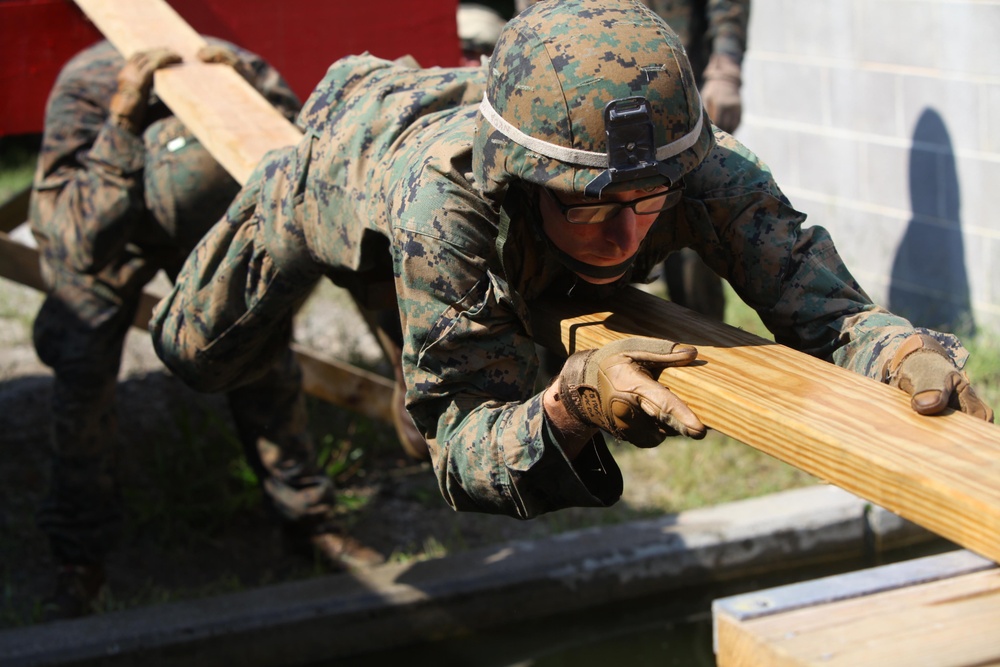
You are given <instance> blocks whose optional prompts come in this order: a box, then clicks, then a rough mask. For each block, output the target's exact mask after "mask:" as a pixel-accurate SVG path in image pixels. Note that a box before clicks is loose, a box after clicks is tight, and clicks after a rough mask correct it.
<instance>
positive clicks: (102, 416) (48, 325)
mask: <svg viewBox="0 0 1000 667" xmlns="http://www.w3.org/2000/svg"><path fill="white" fill-rule="evenodd" d="M212 43H213V44H219V45H224V46H227V47H228V48H231V49H233V50H234V51H235V52H236V53H237V54H238V55H239V57H240V58H241V59H242V60H243V62H245V63H246V64H247V65H248V66H249V71H252V72H253V75H252V76H253V80H254V83H255V85H256V86H257V87H258V89H259V90H260V91H261V92H262V93H263V94H264V95H265V96H266V97H267V98H268V99H269V100H270V101H271V102H272V103H273V104H274V105H275V106H276V107H277V108H278V109H280V110H281V111H282V112H283V113H284V114H285V115H286V116H287V117H289V118H294V116H295V114H296V113H297V111H298V109H299V106H300V103H299V101H298V100H297V99H296V97H295V95H294V94H293V93H292V91H291V90H290V89H289V88H288V86H287V84H286V83H285V82H284V81H283V80H282V78H281V77H280V75H279V74H278V72H277V71H275V70H274V69H273V68H272V67H270V66H269V65H267V64H266V63H264V62H263V61H262V60H261V59H260V58H259V57H257V56H255V55H254V54H251V53H249V52H247V51H244V50H242V49H239V48H238V47H235V46H233V45H229V44H226V43H225V42H221V41H219V40H212ZM124 63H125V61H124V59H123V58H122V57H121V56H120V55H119V54H118V52H117V51H116V50H115V49H114V48H113V47H112V46H111V45H110V44H109V43H107V42H101V43H99V44H97V45H95V46H93V47H90V48H88V49H86V50H84V51H83V52H81V53H80V54H78V55H77V56H76V57H74V58H73V59H72V60H71V61H70V62H69V63H68V64H67V65H66V66H65V67H64V69H63V70H62V72H61V73H60V75H59V78H58V79H57V81H56V84H55V86H54V88H53V90H52V93H51V95H50V98H49V103H48V108H47V111H46V119H45V131H44V136H43V140H42V147H41V152H40V155H39V158H38V168H37V172H36V175H35V182H34V189H33V194H32V204H31V213H30V222H31V228H32V231H33V233H34V235H35V237H36V239H37V240H38V242H39V249H40V251H41V257H42V270H43V274H44V276H45V279H46V282H47V284H48V293H47V296H46V299H45V301H44V303H43V305H42V308H41V310H40V312H39V313H38V316H37V317H36V320H35V327H34V329H35V330H34V340H35V347H36V350H37V352H38V356H39V358H40V359H41V360H42V361H43V362H45V363H46V364H48V365H49V366H51V367H52V368H53V370H54V373H55V382H54V388H53V398H52V415H53V420H52V439H53V442H54V448H55V451H56V457H55V459H54V462H53V475H52V486H51V489H50V493H49V495H48V498H47V499H46V501H45V502H44V505H43V507H42V509H41V512H40V516H39V523H40V526H41V527H42V529H43V530H44V531H45V532H46V533H47V534H48V535H49V537H50V540H51V543H52V549H53V553H54V556H55V558H56V560H57V561H58V562H62V563H75V564H93V563H99V562H100V561H101V560H102V559H103V557H104V555H105V553H106V552H107V551H108V549H109V548H110V547H111V546H112V545H113V543H114V541H115V537H116V535H117V533H118V531H119V528H120V524H121V514H122V509H121V501H120V498H119V491H118V471H117V463H116V460H117V449H118V447H119V445H118V443H117V428H116V426H117V417H116V414H115V386H116V381H117V375H118V370H119V366H120V362H121V354H122V345H123V342H124V339H125V335H126V333H127V331H128V328H129V326H130V324H131V322H132V320H133V319H134V316H135V313H136V308H137V306H138V303H139V299H140V296H141V293H142V288H143V286H144V285H145V284H146V283H147V282H149V281H150V280H151V279H152V278H153V277H154V275H155V274H156V273H157V271H159V270H160V269H164V270H165V271H166V272H167V273H168V274H169V275H171V276H172V275H175V274H176V273H177V271H178V270H179V269H180V266H181V264H182V263H183V261H184V258H185V257H186V256H187V254H188V253H189V252H190V251H191V249H192V248H193V247H194V245H195V244H196V243H197V242H198V240H199V239H200V238H201V237H202V235H203V234H204V233H205V231H206V230H207V229H208V228H209V227H210V226H211V225H212V224H213V223H214V222H216V221H217V220H218V218H219V217H220V216H221V215H222V214H223V213H224V212H225V210H226V206H227V205H228V204H229V202H231V201H232V198H233V196H234V195H235V194H236V193H237V192H238V191H239V186H238V184H237V183H236V182H235V181H234V180H233V179H232V178H230V177H229V176H228V175H227V174H226V173H225V172H224V170H222V168H221V167H220V166H219V165H218V164H217V163H216V162H215V161H214V160H213V159H212V158H211V157H210V156H209V155H208V152H207V151H205V150H204V149H203V148H202V147H201V145H200V144H199V143H198V142H197V140H195V139H194V137H193V136H192V135H191V134H190V133H189V132H188V131H187V130H186V129H185V128H184V127H183V125H181V123H180V122H178V121H177V119H176V118H174V117H172V116H170V115H169V112H168V111H167V109H166V107H165V106H164V105H163V104H162V103H161V102H160V101H158V100H157V99H155V95H154V96H153V99H151V100H150V104H149V109H148V111H147V113H146V122H147V126H146V128H145V129H144V133H143V136H141V137H140V136H135V135H133V134H131V133H129V132H127V131H125V130H123V129H121V128H120V127H117V126H115V125H114V124H112V123H109V122H107V121H108V104H109V102H110V99H111V96H112V95H113V94H114V92H115V90H116V86H117V81H116V79H117V74H118V71H119V70H120V69H121V67H122V66H123V65H124ZM283 333H284V335H286V336H287V335H288V333H289V330H287V329H286V330H285V331H284V332H283ZM265 370H266V373H267V376H266V377H264V378H262V379H261V380H260V381H259V382H258V383H256V384H254V385H251V386H248V387H244V388H241V389H239V390H238V391H234V392H232V393H231V394H230V396H229V400H230V404H231V406H232V408H233V415H234V418H235V421H236V424H237V428H238V430H239V432H240V436H241V440H242V441H243V442H244V446H245V448H246V450H247V455H248V457H249V459H250V462H251V465H252V466H253V467H254V468H255V469H256V470H257V472H258V473H259V474H260V475H261V481H262V484H263V486H264V488H265V491H266V492H267V497H268V500H269V502H271V504H273V505H274V506H275V509H276V510H277V511H279V512H280V513H282V514H283V515H284V516H285V517H286V518H289V519H304V520H313V519H314V518H316V517H318V516H319V515H321V514H324V513H325V512H327V511H328V509H329V506H330V503H331V502H332V497H333V495H332V488H331V486H330V482H329V481H328V480H326V479H325V478H322V477H319V476H317V474H316V472H315V470H314V469H313V468H314V462H313V456H312V451H311V443H309V442H308V438H307V436H306V435H305V434H306V431H305V427H306V417H305V412H304V403H303V397H302V395H301V388H300V385H301V379H300V375H299V370H298V367H297V366H296V365H295V361H294V358H293V357H292V355H291V354H290V353H289V352H287V350H286V351H285V353H284V354H278V355H275V359H274V363H273V364H272V365H271V366H270V367H269V368H267V369H265ZM265 433H266V434H268V437H267V438H264V437H262V434H265Z"/></svg>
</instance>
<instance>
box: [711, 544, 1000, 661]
mask: <svg viewBox="0 0 1000 667" xmlns="http://www.w3.org/2000/svg"><path fill="white" fill-rule="evenodd" d="M969 556H970V554H969V553H968V552H962V551H956V552H951V553H947V554H942V555H940V556H931V557H927V558H920V559H916V560H911V561H904V562H901V563H896V564H893V565H885V566H882V567H878V568H872V569H870V570H860V571H857V572H850V573H847V574H842V575H837V576H833V577H827V578H824V579H817V580H815V581H810V582H804V583H800V584H791V585H789V586H783V587H779V588H773V589H769V590H764V591H757V592H754V593H748V594H744V595H738V596H735V597H732V598H725V599H722V600H716V601H715V602H714V603H713V605H712V616H713V621H714V626H715V632H714V638H715V652H716V658H717V662H718V665H719V667H777V666H779V665H781V666H782V667H807V666H809V665H822V666H823V667H910V666H911V665H936V666H950V667H981V666H983V665H1000V640H998V638H997V636H996V630H997V628H998V627H1000V569H997V567H996V565H995V564H992V567H990V565H989V564H987V563H988V562H987V561H982V560H980V561H978V562H977V561H976V560H975V559H974V558H970V557H969Z"/></svg>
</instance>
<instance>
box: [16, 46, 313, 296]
mask: <svg viewBox="0 0 1000 667" xmlns="http://www.w3.org/2000/svg"><path fill="white" fill-rule="evenodd" d="M209 41H210V42H212V43H215V44H221V45H224V46H227V47H229V48H231V49H233V51H234V52H235V53H236V54H237V55H238V56H239V57H240V59H241V60H243V61H244V62H245V63H247V65H248V66H249V68H250V70H251V71H252V72H253V73H254V75H255V80H254V85H255V86H256V88H257V89H258V91H260V92H261V93H262V94H263V95H264V96H265V97H266V98H267V99H268V100H269V101H270V102H271V103H272V104H274V105H275V106H276V107H277V108H278V109H280V110H281V111H282V112H283V113H284V114H285V115H286V116H287V117H288V118H289V119H291V118H294V117H295V114H296V113H297V112H298V110H299V108H300V106H301V105H300V102H299V100H298V99H297V98H296V96H295V94H294V93H293V92H292V91H291V89H290V88H289V87H288V85H287V84H286V83H285V81H284V80H283V79H282V78H281V76H280V75H279V74H278V72H277V70H275V69H274V68H272V67H271V66H270V65H268V64H267V63H265V62H264V61H263V60H261V58H260V57H259V56H256V55H254V54H252V53H250V52H249V51H245V50H243V49H240V48H239V47H236V46H234V45H232V44H228V43H226V42H223V41H222V40H216V39H211V38H210V39H209ZM124 64H125V60H124V59H123V58H122V56H121V55H120V54H119V53H118V51H117V50H116V49H115V48H114V47H113V46H112V45H111V44H110V43H109V42H106V41H104V42H99V43H97V44H95V45H94V46H91V47H89V48H87V49H85V50H84V51H82V52H80V53H79V54H77V55H76V56H75V57H73V58H72V59H71V60H70V61H69V62H68V63H67V64H66V65H65V67H63V69H62V71H61V72H60V74H59V77H58V78H57V80H56V83H55V85H54V86H53V89H52V92H51V93H50V95H49V100H48V105H47V108H46V112H45V131H44V135H43V138H42V146H41V151H40V153H39V156H38V164H37V168H36V172H35V179H34V185H33V193H32V203H31V210H30V222H31V227H32V231H33V233H34V235H35V237H36V238H37V239H38V241H39V246H40V248H41V250H42V254H43V260H44V261H43V268H44V269H45V270H46V273H47V275H48V278H49V282H50V283H51V279H52V275H53V273H58V274H59V275H60V279H66V280H74V279H76V278H74V274H75V275H76V276H78V277H79V279H80V280H89V279H88V278H85V277H84V276H87V275H94V274H99V273H100V274H102V275H101V277H100V278H99V279H98V282H101V281H103V282H110V283H116V282H120V281H122V280H124V277H123V275H121V274H122V272H123V271H127V268H126V266H127V265H128V258H127V257H126V256H125V255H127V254H128V252H127V251H126V247H127V246H128V245H129V244H130V243H134V242H137V241H138V242H142V241H144V240H150V239H156V238H157V237H158V236H163V232H161V231H160V230H157V229H156V226H157V223H159V224H162V223H163V221H160V220H155V219H152V217H151V209H155V208H156V206H155V204H154V205H152V206H151V205H150V202H148V201H147V199H146V197H145V196H144V190H145V182H146V179H148V178H156V177H157V175H156V174H151V173H150V174H147V173H145V172H144V167H145V166H146V163H147V157H148V155H147V142H148V141H149V140H150V137H146V138H145V139H146V140H145V141H144V137H143V136H136V135H134V134H132V133H130V132H127V131H125V130H123V129H121V128H119V127H117V126H115V125H114V124H112V123H109V122H107V121H108V116H109V112H108V106H109V104H110V102H111V97H112V96H113V95H114V93H115V91H116V89H117V85H118V83H117V77H118V72H119V70H120V69H121V68H122V66H123V65H124ZM168 117H171V114H170V111H169V110H168V109H167V108H166V106H165V105H164V104H163V103H162V102H161V101H160V100H159V99H158V98H157V97H156V94H155V91H154V93H153V94H152V96H151V99H150V101H149V107H148V110H147V112H146V116H145V128H149V127H150V126H152V125H154V124H157V123H158V121H161V120H163V119H165V118H168ZM159 125H161V126H162V125H163V124H162V123H160V124H159ZM169 131H171V132H174V133H176V134H177V135H178V136H180V135H184V134H186V133H187V131H186V130H185V129H184V128H183V126H181V125H180V123H179V122H178V123H175V124H173V126H172V127H170V128H169ZM186 136H187V138H188V139H191V140H193V137H191V136H190V134H186ZM160 139H162V140H164V141H167V140H168V139H169V137H158V138H154V139H153V141H159V140H160ZM237 189H238V186H235V184H234V187H233V188H232V189H230V190H229V191H228V198H227V199H226V201H225V202H223V203H222V205H221V206H219V207H216V210H217V211H223V210H225V206H226V204H228V201H229V200H230V199H231V197H232V195H233V194H234V193H235V191H236V190H237ZM216 217H217V215H216ZM145 222H149V223H151V224H144V223H145ZM171 231H176V230H171ZM203 231H204V229H200V230H192V233H190V234H187V235H185V234H183V233H181V234H180V236H187V237H189V238H190V239H192V242H191V244H190V245H191V246H193V245H194V242H196V241H197V240H198V239H199V238H200V237H201V234H202V232H203ZM186 250H188V251H189V250H190V247H188V248H186Z"/></svg>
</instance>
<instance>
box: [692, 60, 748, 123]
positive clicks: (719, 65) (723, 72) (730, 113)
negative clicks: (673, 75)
mask: <svg viewBox="0 0 1000 667" xmlns="http://www.w3.org/2000/svg"><path fill="white" fill-rule="evenodd" d="M741 83H742V80H741V78H740V65H739V63H737V62H736V61H735V60H733V59H732V58H730V57H729V56H726V55H722V54H720V53H715V54H713V55H712V57H711V58H709V61H708V66H707V67H705V82H704V83H703V84H702V86H701V99H702V102H704V103H705V109H706V110H707V111H708V116H709V118H711V119H712V122H713V123H715V124H716V125H717V126H719V127H720V128H721V129H723V130H725V131H726V132H735V131H736V128H737V127H739V126H740V116H741V115H742V113H743V103H742V102H741V101H740V84H741Z"/></svg>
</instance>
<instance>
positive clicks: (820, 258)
mask: <svg viewBox="0 0 1000 667" xmlns="http://www.w3.org/2000/svg"><path fill="white" fill-rule="evenodd" d="M716 138H717V141H718V146H717V148H716V149H715V151H713V153H712V154H711V155H710V156H709V158H708V159H707V160H706V161H705V163H704V164H703V165H702V166H701V167H699V169H698V170H697V171H696V172H695V173H694V174H692V175H691V176H690V177H689V178H688V182H689V183H688V184H689V190H690V191H692V192H691V194H695V193H697V199H696V203H686V205H685V206H686V209H685V212H686V221H685V227H686V229H687V231H686V233H687V234H690V238H689V243H690V245H692V247H694V248H695V249H696V250H697V251H698V252H699V253H700V254H701V255H702V256H703V257H704V258H705V261H706V263H708V264H709V266H710V267H712V268H713V270H715V271H716V272H717V273H719V274H720V275H722V276H723V277H724V278H726V279H727V280H729V282H730V284H731V285H732V286H733V288H734V289H735V290H736V292H737V293H738V294H739V296H740V298H741V299H743V301H745V302H746V303H747V304H748V305H750V306H751V307H752V308H754V310H756V311H757V313H758V314H759V315H760V317H761V320H762V321H763V322H764V324H765V326H767V328H768V330H770V331H771V332H772V333H773V334H774V337H775V340H776V341H777V342H779V343H782V344H784V345H788V346H789V347H792V348H794V349H797V350H800V351H803V352H806V353H807V354H810V355H813V356H816V357H819V358H822V359H826V360H828V361H832V362H834V363H836V364H837V365H838V366H841V367H844V368H847V369H849V370H852V371H854V372H857V373H860V374H862V375H865V376H867V377H870V378H873V379H875V380H879V381H884V379H885V378H884V372H883V369H884V367H885V364H886V363H887V362H888V360H889V359H890V358H891V357H892V354H893V352H894V351H895V350H896V348H897V347H898V346H899V344H900V343H901V342H902V340H903V339H904V338H906V337H907V336H909V335H911V334H913V333H914V332H915V331H917V329H915V328H914V327H913V325H912V324H911V323H910V322H909V321H907V320H906V319H904V318H902V317H899V316H897V315H894V314H892V313H890V312H888V311H886V310H885V309H884V308H881V307H879V306H877V305H876V304H874V303H873V302H872V301H871V299H870V298H869V297H868V295H867V294H866V293H865V292H864V290H863V289H862V288H861V286H860V285H859V284H858V283H857V281H856V280H855V279H854V277H853V276H852V275H851V273H850V271H849V270H848V269H847V267H846V266H845V265H844V261H843V259H841V257H840V254H839V253H838V252H837V249H836V247H835V245H834V243H833V239H832V238H831V237H830V235H829V233H828V232H827V231H826V230H825V229H824V228H823V227H819V226H812V227H806V226H805V225H804V223H805V220H806V216H805V215H804V214H802V213H800V212H798V211H796V210H795V209H794V208H792V206H791V204H790V203H789V201H788V199H787V198H786V197H785V196H784V195H783V194H782V193H781V191H780V190H779V189H778V186H777V184H775V182H774V180H773V178H772V177H771V174H770V171H769V170H768V169H767V167H766V166H765V165H764V164H763V163H761V162H760V161H759V160H758V159H757V157H756V156H755V155H753V154H752V153H751V152H750V151H748V150H747V149H746V148H745V147H744V146H742V144H740V143H739V142H738V141H737V140H736V139H734V138H733V137H731V136H729V135H725V136H723V135H721V134H720V135H717V137H716ZM687 201H690V200H687ZM921 331H925V332H927V331H926V330H921ZM927 333H930V334H931V335H933V336H934V337H935V338H937V339H938V340H940V341H941V342H942V345H943V346H944V347H945V349H947V350H949V351H950V352H951V354H952V357H953V359H954V361H955V363H956V365H958V366H959V367H961V366H962V365H963V364H964V363H965V359H966V357H967V356H968V354H967V352H966V351H965V350H964V349H963V348H962V346H961V344H959V343H958V341H957V339H955V338H954V337H953V336H949V335H946V334H940V333H937V332H927Z"/></svg>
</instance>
